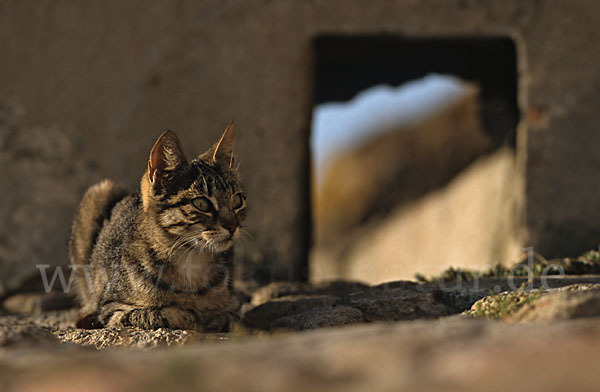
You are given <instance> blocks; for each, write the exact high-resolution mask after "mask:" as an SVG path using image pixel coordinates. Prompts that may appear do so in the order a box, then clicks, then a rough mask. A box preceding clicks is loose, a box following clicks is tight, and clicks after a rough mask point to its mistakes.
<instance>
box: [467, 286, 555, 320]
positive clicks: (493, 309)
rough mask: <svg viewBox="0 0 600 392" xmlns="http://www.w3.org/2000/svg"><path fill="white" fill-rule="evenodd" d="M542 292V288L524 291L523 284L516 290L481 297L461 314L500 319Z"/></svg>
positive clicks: (534, 299) (537, 297)
mask: <svg viewBox="0 0 600 392" xmlns="http://www.w3.org/2000/svg"><path fill="white" fill-rule="evenodd" d="M542 294H543V291H542V290H535V291H525V290H524V286H521V288H520V289H519V290H517V291H510V292H503V293H500V294H496V295H490V296H488V297H485V298H482V299H480V300H479V301H477V302H475V303H474V304H473V306H472V307H471V309H469V310H466V311H464V312H463V314H464V315H467V316H470V317H479V318H486V319H491V320H502V319H504V318H505V317H507V316H509V315H511V314H513V313H515V312H516V311H517V310H519V309H521V308H522V307H524V306H525V305H528V304H530V303H532V302H534V301H536V300H537V299H539V298H540V297H541V296H542Z"/></svg>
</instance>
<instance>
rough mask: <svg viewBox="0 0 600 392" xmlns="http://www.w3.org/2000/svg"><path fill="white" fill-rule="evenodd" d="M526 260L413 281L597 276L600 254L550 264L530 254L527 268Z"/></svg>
mask: <svg viewBox="0 0 600 392" xmlns="http://www.w3.org/2000/svg"><path fill="white" fill-rule="evenodd" d="M527 256H528V255H527V254H524V255H523V257H521V259H520V260H519V261H518V262H516V263H515V264H513V265H512V266H511V267H506V266H504V265H502V264H499V263H498V264H495V265H494V266H492V267H490V268H488V269H487V270H483V271H475V270H469V269H462V268H454V267H450V268H448V269H447V270H445V271H444V272H442V273H441V274H440V275H439V276H435V277H431V278H427V277H425V276H424V275H422V274H416V275H415V279H416V280H417V281H419V282H422V283H435V282H439V281H472V280H474V279H476V278H505V277H508V276H509V275H510V274H511V272H512V275H513V276H528V274H529V270H530V268H531V272H532V275H533V276H541V275H542V274H544V275H560V274H561V272H564V274H565V275H588V274H600V250H591V251H589V252H586V253H584V254H583V255H581V256H579V257H576V258H564V259H553V260H547V259H546V258H544V257H543V256H542V255H540V254H538V253H535V252H534V257H533V260H532V262H531V266H530V265H529V260H528V259H527Z"/></svg>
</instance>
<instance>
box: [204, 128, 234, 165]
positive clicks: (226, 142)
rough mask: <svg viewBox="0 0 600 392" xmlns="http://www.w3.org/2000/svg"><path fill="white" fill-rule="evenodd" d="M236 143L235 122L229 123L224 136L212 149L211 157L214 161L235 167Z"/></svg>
mask: <svg viewBox="0 0 600 392" xmlns="http://www.w3.org/2000/svg"><path fill="white" fill-rule="evenodd" d="M234 145H235V123H234V122H233V121H232V122H230V123H229V125H228V126H227V128H225V131H224V132H223V136H221V139H220V140H219V142H218V143H217V144H215V145H214V146H213V147H212V149H211V150H210V151H211V159H212V161H213V162H214V163H219V164H221V165H224V166H227V167H229V168H230V169H231V168H233V146H234Z"/></svg>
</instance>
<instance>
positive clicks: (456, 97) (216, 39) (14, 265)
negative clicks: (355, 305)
mask: <svg viewBox="0 0 600 392" xmlns="http://www.w3.org/2000/svg"><path fill="white" fill-rule="evenodd" d="M599 12H600V3H597V2H591V1H579V2H577V6H574V5H573V3H572V2H569V1H566V0H552V1H550V0H546V1H543V0H540V1H526V2H523V1H519V0H506V1H502V2H499V1H498V2H496V1H485V2H483V1H476V0H445V1H441V0H421V1H410V0H389V1H387V0H386V1H379V2H375V3H368V2H363V1H358V0H357V1H347V0H328V1H325V0H311V1H292V0H281V1H242V0H231V1H220V2H213V1H184V0H179V1H173V2H161V1H150V2H148V1H141V0H131V1H127V2H121V1H116V0H107V1H101V2H73V1H66V0H65V1H61V0H56V1H54V0H46V1H36V2H33V1H16V0H15V1H12V0H7V1H2V2H0V42H1V43H2V45H1V50H2V56H1V58H2V61H0V165H1V167H2V169H3V171H2V173H3V174H2V176H0V189H2V192H0V222H2V226H1V227H0V292H1V291H5V290H8V289H10V288H14V287H18V286H19V285H22V284H23V282H25V281H26V280H27V278H28V277H32V276H39V271H38V269H37V268H36V265H40V264H44V265H46V264H47V265H50V266H55V265H66V264H67V260H68V258H67V251H66V250H67V241H68V236H69V230H70V224H71V219H72V217H73V215H74V213H75V210H76V207H77V204H78V202H79V200H80V198H81V196H82V194H83V192H84V191H85V189H87V187H89V186H90V185H92V184H94V183H95V182H97V181H99V180H101V179H103V178H107V177H108V178H112V179H115V180H118V181H121V182H123V183H124V184H126V185H127V186H128V187H129V188H130V189H132V190H135V189H136V188H137V187H138V183H139V179H140V176H141V175H142V173H143V171H144V168H145V165H146V160H147V157H148V154H149V151H150V148H151V147H152V144H153V142H154V141H155V139H156V138H157V137H158V135H160V133H161V132H162V131H163V130H164V129H172V130H174V131H175V132H177V134H178V135H179V136H180V139H181V140H182V143H183V146H184V148H185V150H186V152H187V154H188V155H189V156H190V157H193V156H195V155H196V154H199V153H201V152H202V151H204V150H205V149H207V148H208V147H209V146H210V145H211V144H212V143H214V142H215V140H217V138H218V136H219V135H220V134H221V132H222V131H223V129H224V128H225V126H226V125H227V123H228V122H229V121H231V120H235V121H236V123H237V125H238V140H237V147H236V152H237V154H238V156H239V158H240V160H241V173H242V176H243V181H244V183H245V185H246V188H247V191H248V198H249V205H250V208H251V213H250V215H249V217H248V222H247V223H248V231H249V232H250V234H251V235H250V236H248V239H246V240H245V241H244V242H242V243H240V244H239V247H238V252H237V261H238V265H239V267H240V268H239V275H240V277H242V278H253V279H256V280H259V281H261V282H266V281H272V280H306V279H309V278H310V279H312V280H315V281H320V280H330V279H341V278H344V279H356V280H361V281H365V282H371V283H375V282H383V281H390V280H397V279H412V278H413V277H414V274H415V273H417V272H419V273H422V274H425V275H432V274H436V273H439V272H440V271H442V270H444V269H445V268H447V267H448V266H460V267H477V268H479V267H484V266H488V265H491V264H493V263H497V262H502V263H510V262H512V261H514V259H516V258H517V257H518V256H519V255H520V254H521V251H522V248H523V247H525V246H533V247H534V248H535V249H536V250H537V251H538V252H539V253H541V254H543V255H544V256H546V257H548V258H550V257H555V256H567V255H576V254H580V253H581V252H583V251H585V250H588V249H591V248H595V247H597V245H598V242H599V240H598V239H599V238H600V220H598V219H597V218H596V211H597V206H598V205H599V203H600V187H598V186H596V183H595V180H596V178H597V173H598V170H599V169H600V155H599V154H597V145H598V143H599V142H600V134H599V133H598V132H597V124H598V123H600V114H599V113H600V112H598V110H597V103H598V102H599V101H600V88H599V87H598V86H600V79H599V76H598V72H597V65H598V64H599V63H600V29H598V27H597V22H596V20H595V17H594V16H595V15H598V13H599Z"/></svg>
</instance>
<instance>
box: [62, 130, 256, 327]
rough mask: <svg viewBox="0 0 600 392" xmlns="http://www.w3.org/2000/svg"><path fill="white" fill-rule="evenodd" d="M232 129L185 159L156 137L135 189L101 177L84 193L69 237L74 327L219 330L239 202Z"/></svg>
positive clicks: (227, 302) (165, 137) (171, 139)
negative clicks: (76, 309)
mask: <svg viewBox="0 0 600 392" xmlns="http://www.w3.org/2000/svg"><path fill="white" fill-rule="evenodd" d="M234 137H235V125H234V124H233V123H231V124H230V125H229V126H228V127H227V129H226V130H225V132H224V133H223V136H222V137H221V139H220V140H219V142H218V143H216V144H215V145H214V146H213V147H212V148H210V149H209V150H208V151H206V152H205V153H203V154H201V155H200V156H198V157H197V158H196V159H194V160H192V161H191V162H189V163H188V161H187V160H186V158H185V156H184V153H183V149H182V147H181V143H180V141H179V139H178V138H177V136H176V135H175V134H174V133H173V132H171V131H165V132H164V133H163V134H162V135H161V136H160V137H159V138H158V140H157V141H156V143H155V144H154V147H153V148H152V151H151V153H150V159H149V161H148V168H147V169H146V172H145V173H144V175H143V176H142V180H141V184H140V192H139V193H138V192H136V193H133V194H129V193H128V192H127V191H126V190H125V189H124V188H123V187H121V186H119V185H117V184H115V183H113V182H112V181H110V180H105V181H102V182H100V183H99V184H96V185H94V186H92V187H91V188H90V189H88V191H87V192H86V194H85V195H84V197H83V200H82V202H81V205H80V207H79V210H78V213H77V215H76V217H75V221H74V223H73V230H72V234H71V241H70V246H69V247H70V258H71V264H72V265H73V267H74V270H75V274H76V275H75V282H76V288H77V294H78V297H79V300H80V302H81V310H80V318H79V320H78V322H77V325H78V327H80V328H97V327H110V328H113V327H123V326H127V327H128V326H131V327H139V328H144V329H156V328H180V329H198V330H204V331H221V330H225V329H226V328H227V326H228V324H229V321H230V319H231V316H232V315H235V312H236V310H237V308H238V303H237V300H236V297H235V296H234V293H233V287H232V268H233V248H232V245H233V242H234V241H235V240H236V239H237V238H238V237H239V236H240V230H241V226H240V225H241V223H242V221H243V220H244V217H245V214H246V197H245V194H244V191H243V189H242V185H241V184H240V180H239V176H238V173H237V170H236V169H235V168H234V167H233V163H234V160H233V144H234Z"/></svg>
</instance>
